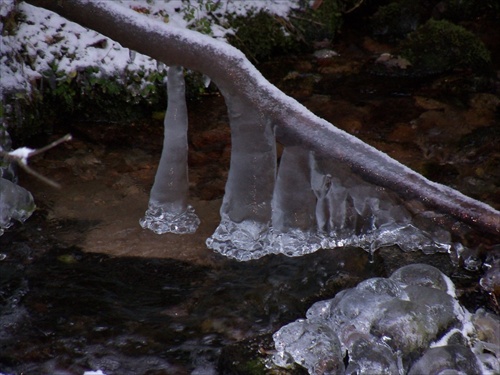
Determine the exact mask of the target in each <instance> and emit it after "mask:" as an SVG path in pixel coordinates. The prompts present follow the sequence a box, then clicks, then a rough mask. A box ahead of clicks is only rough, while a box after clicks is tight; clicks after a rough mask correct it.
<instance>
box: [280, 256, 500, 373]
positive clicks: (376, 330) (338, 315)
mask: <svg viewBox="0 0 500 375" xmlns="http://www.w3.org/2000/svg"><path fill="white" fill-rule="evenodd" d="M476 315H477V316H478V319H484V318H483V315H484V314H483V313H482V312H481V311H478V312H477V313H476V314H474V315H471V314H470V313H468V312H467V310H465V309H464V308H463V307H462V306H461V305H460V304H459V303H458V301H457V300H456V296H455V290H454V286H453V283H452V282H451V280H450V279H449V278H448V277H447V276H446V275H444V274H443V273H441V272H440V271H439V270H438V269H436V268H434V267H432V266H429V265H424V264H412V265H409V266H405V267H403V268H400V269H399V270H397V271H395V272H394V273H393V274H392V275H391V276H390V277H389V278H373V279H368V280H365V281H363V282H361V283H360V284H358V286H357V287H355V288H352V289H347V290H343V291H341V292H340V293H338V294H337V295H336V296H335V298H333V299H331V300H326V301H320V302H317V303H315V304H314V305H313V306H311V308H310V309H309V310H308V311H307V314H306V317H307V318H306V319H300V320H297V321H295V322H293V323H290V324H288V325H285V326H284V327H282V328H281V329H280V330H279V331H277V332H276V333H275V334H274V335H273V339H274V343H275V347H276V350H277V352H276V354H275V355H274V357H273V361H274V363H275V364H276V365H278V366H282V367H287V366H289V365H291V364H293V363H297V364H299V365H301V366H303V367H305V368H306V369H307V370H308V371H309V373H310V374H317V373H322V374H344V373H345V374H358V375H360V374H403V373H409V374H424V373H425V374H438V373H444V372H441V371H449V372H448V373H450V374H451V373H456V374H459V373H466V374H482V373H488V369H490V368H491V367H492V366H491V363H493V362H494V359H495V358H491V354H488V353H487V352H489V351H490V349H487V350H486V352H485V351H484V349H485V345H484V343H480V345H478V343H477V341H476V337H477V334H478V331H479V330H484V326H485V325H486V324H485V323H483V327H480V326H479V325H478V324H475V325H473V324H472V321H474V320H475V319H476V318H475V316H476ZM488 318H489V319H490V320H491V318H490V317H488ZM490 324H491V323H490ZM335 336H336V337H335ZM493 336H495V334H493ZM497 336H498V334H497ZM337 339H338V340H337ZM498 339H499V337H493V338H490V340H491V341H495V340H498ZM337 342H339V343H340V353H339V352H338V350H337V349H335V350H330V351H328V350H324V348H323V346H325V345H328V346H330V347H332V348H337V347H338V346H339V344H337ZM318 343H321V345H319V344H318ZM488 348H489V347H488ZM498 354H500V353H496V355H497V356H498ZM485 356H486V357H485ZM344 359H345V363H346V364H347V365H346V367H344ZM325 364H330V366H332V367H333V366H338V367H337V368H336V370H335V371H333V370H329V369H328V371H325V370H324V369H323V368H322V367H321V366H324V365H325Z"/></svg>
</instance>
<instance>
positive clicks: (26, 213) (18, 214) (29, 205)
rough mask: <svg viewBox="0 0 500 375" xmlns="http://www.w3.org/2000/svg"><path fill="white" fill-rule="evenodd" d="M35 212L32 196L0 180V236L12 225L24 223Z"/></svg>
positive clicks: (10, 183)
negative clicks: (14, 222)
mask: <svg viewBox="0 0 500 375" xmlns="http://www.w3.org/2000/svg"><path fill="white" fill-rule="evenodd" d="M34 210H35V203H34V201H33V196H32V195H31V193H30V192H29V191H28V190H26V189H25V188H23V187H21V186H19V185H17V184H15V183H13V182H11V181H9V180H7V179H5V178H0V235H2V234H3V233H4V230H5V229H7V228H9V227H10V226H11V225H12V224H13V220H16V221H20V222H24V221H25V220H26V219H28V218H29V217H30V216H31V214H32V213H33V211H34Z"/></svg>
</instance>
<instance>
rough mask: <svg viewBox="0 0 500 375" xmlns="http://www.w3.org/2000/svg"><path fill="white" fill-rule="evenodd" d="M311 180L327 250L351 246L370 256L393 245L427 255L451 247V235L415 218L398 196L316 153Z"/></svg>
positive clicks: (323, 244) (319, 223) (421, 218)
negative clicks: (361, 249) (363, 250)
mask: <svg viewBox="0 0 500 375" xmlns="http://www.w3.org/2000/svg"><path fill="white" fill-rule="evenodd" d="M311 180H312V186H313V189H314V191H315V193H316V197H317V199H318V201H317V205H316V218H317V221H318V227H319V230H320V233H319V235H320V236H322V237H323V239H322V246H323V247H324V248H334V247H339V246H347V245H351V246H358V247H361V248H363V249H365V250H367V251H369V252H370V253H373V252H374V251H376V250H377V249H379V248H381V247H384V246H390V245H398V246H399V247H401V249H403V250H404V251H410V250H422V251H423V252H425V253H432V252H436V251H445V252H446V251H448V250H449V249H450V241H451V239H450V236H449V233H448V232H446V231H444V230H442V229H439V228H435V225H429V220H426V219H425V217H420V218H415V217H414V215H413V214H412V213H411V212H409V211H408V209H407V208H406V207H405V206H404V205H403V203H402V202H401V201H400V200H399V199H398V198H397V197H396V196H395V195H394V194H392V193H390V192H388V191H387V190H386V189H384V188H381V187H378V186H376V185H372V184H370V183H367V182H365V181H363V180H362V179H360V178H358V177H357V176H355V175H353V174H352V173H351V172H350V170H349V169H348V168H347V167H346V166H343V165H341V164H340V163H338V162H332V161H331V160H329V159H327V158H321V157H318V156H317V155H315V163H314V168H313V171H312V178H311ZM422 216H425V215H422ZM416 219H419V220H416ZM416 221H418V224H416Z"/></svg>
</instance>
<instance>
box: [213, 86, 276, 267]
mask: <svg viewBox="0 0 500 375" xmlns="http://www.w3.org/2000/svg"><path fill="white" fill-rule="evenodd" d="M223 94H224V97H225V100H226V104H227V106H228V113H229V121H230V125H231V163H230V168H229V176H228V179H227V183H226V191H225V194H224V199H223V202H222V206H221V210H220V215H221V223H220V224H219V226H218V228H217V229H216V230H215V232H214V234H213V235H212V236H211V237H210V238H208V239H207V246H208V247H209V248H211V249H213V250H216V251H218V252H219V253H221V254H223V255H226V256H228V257H232V258H236V259H238V260H249V259H255V258H260V257H262V256H264V255H266V254H267V253H268V244H269V238H268V236H269V230H270V228H269V226H270V221H271V199H272V194H273V188H274V181H275V176H276V142H275V139H274V133H273V130H272V127H271V124H270V122H268V121H267V120H266V119H263V118H262V116H261V115H260V113H259V112H257V111H256V110H255V108H254V107H253V106H251V105H250V104H249V103H247V102H246V101H244V100H242V98H241V97H238V96H233V95H232V94H231V93H228V92H224V91H223Z"/></svg>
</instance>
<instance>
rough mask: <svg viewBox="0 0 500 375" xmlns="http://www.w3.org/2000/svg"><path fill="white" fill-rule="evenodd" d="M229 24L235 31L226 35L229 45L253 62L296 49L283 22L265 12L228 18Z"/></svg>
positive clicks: (294, 42)
mask: <svg viewBox="0 0 500 375" xmlns="http://www.w3.org/2000/svg"><path fill="white" fill-rule="evenodd" d="M229 23H230V24H231V27H232V28H234V29H235V30H236V32H235V33H234V35H227V39H228V41H229V43H231V44H232V45H233V46H234V47H236V48H238V49H240V50H241V51H242V52H243V53H245V55H247V57H249V58H250V59H251V60H253V61H254V62H258V61H261V60H267V59H269V58H270V57H271V56H273V55H276V54H284V53H286V52H288V51H290V50H291V49H293V48H294V47H296V41H295V40H294V38H292V37H291V36H290V35H287V30H286V23H285V21H284V20H282V19H281V18H279V17H277V16H274V15H271V14H269V13H267V12H264V11H259V12H257V13H253V14H250V16H245V17H244V16H230V17H229Z"/></svg>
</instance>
